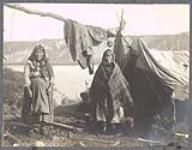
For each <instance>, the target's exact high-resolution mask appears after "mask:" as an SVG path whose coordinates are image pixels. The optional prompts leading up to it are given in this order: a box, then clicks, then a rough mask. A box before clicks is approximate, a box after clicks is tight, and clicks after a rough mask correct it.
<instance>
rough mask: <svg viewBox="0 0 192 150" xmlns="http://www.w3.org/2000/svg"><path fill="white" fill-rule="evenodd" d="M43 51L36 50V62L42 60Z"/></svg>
mask: <svg viewBox="0 0 192 150" xmlns="http://www.w3.org/2000/svg"><path fill="white" fill-rule="evenodd" d="M43 55H44V53H43V50H42V49H37V51H36V53H35V57H36V60H37V61H40V60H42V59H43Z"/></svg>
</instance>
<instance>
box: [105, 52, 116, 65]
mask: <svg viewBox="0 0 192 150" xmlns="http://www.w3.org/2000/svg"><path fill="white" fill-rule="evenodd" d="M108 52H110V53H111V56H112V62H114V61H115V54H114V52H113V50H111V49H107V50H105V51H104V53H103V57H102V63H103V62H104V58H105V56H106V55H107V53H108Z"/></svg>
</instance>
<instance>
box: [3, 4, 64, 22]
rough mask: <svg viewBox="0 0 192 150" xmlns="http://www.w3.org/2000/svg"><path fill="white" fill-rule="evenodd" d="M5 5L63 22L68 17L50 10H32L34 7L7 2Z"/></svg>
mask: <svg viewBox="0 0 192 150" xmlns="http://www.w3.org/2000/svg"><path fill="white" fill-rule="evenodd" d="M5 6H6V7H9V8H13V9H17V10H20V11H23V12H25V13H27V14H31V15H38V16H41V17H49V18H53V19H57V20H60V21H62V22H65V21H66V18H64V17H63V16H60V15H57V14H54V13H50V12H42V11H37V10H32V9H28V8H25V7H22V6H19V5H10V4H6V5H5Z"/></svg>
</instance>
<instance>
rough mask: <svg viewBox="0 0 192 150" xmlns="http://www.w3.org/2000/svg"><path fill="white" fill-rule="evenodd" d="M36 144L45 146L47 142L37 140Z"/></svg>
mask: <svg viewBox="0 0 192 150" xmlns="http://www.w3.org/2000/svg"><path fill="white" fill-rule="evenodd" d="M34 146H36V147H42V146H45V143H44V142H43V141H36V142H35V145H34Z"/></svg>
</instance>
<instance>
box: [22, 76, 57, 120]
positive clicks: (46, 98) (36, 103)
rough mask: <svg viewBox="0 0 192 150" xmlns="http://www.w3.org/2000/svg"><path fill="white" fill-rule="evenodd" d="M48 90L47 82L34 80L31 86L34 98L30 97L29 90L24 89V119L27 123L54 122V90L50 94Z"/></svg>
mask: <svg viewBox="0 0 192 150" xmlns="http://www.w3.org/2000/svg"><path fill="white" fill-rule="evenodd" d="M47 88H48V83H47V82H45V80H43V79H42V78H34V79H32V80H31V86H30V89H31V91H32V97H29V93H28V90H27V88H25V89H24V100H23V109H22V118H23V120H24V121H25V122H27V123H32V122H34V123H36V122H39V121H53V115H54V114H53V110H54V102H53V90H51V92H49V93H48V91H47Z"/></svg>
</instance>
